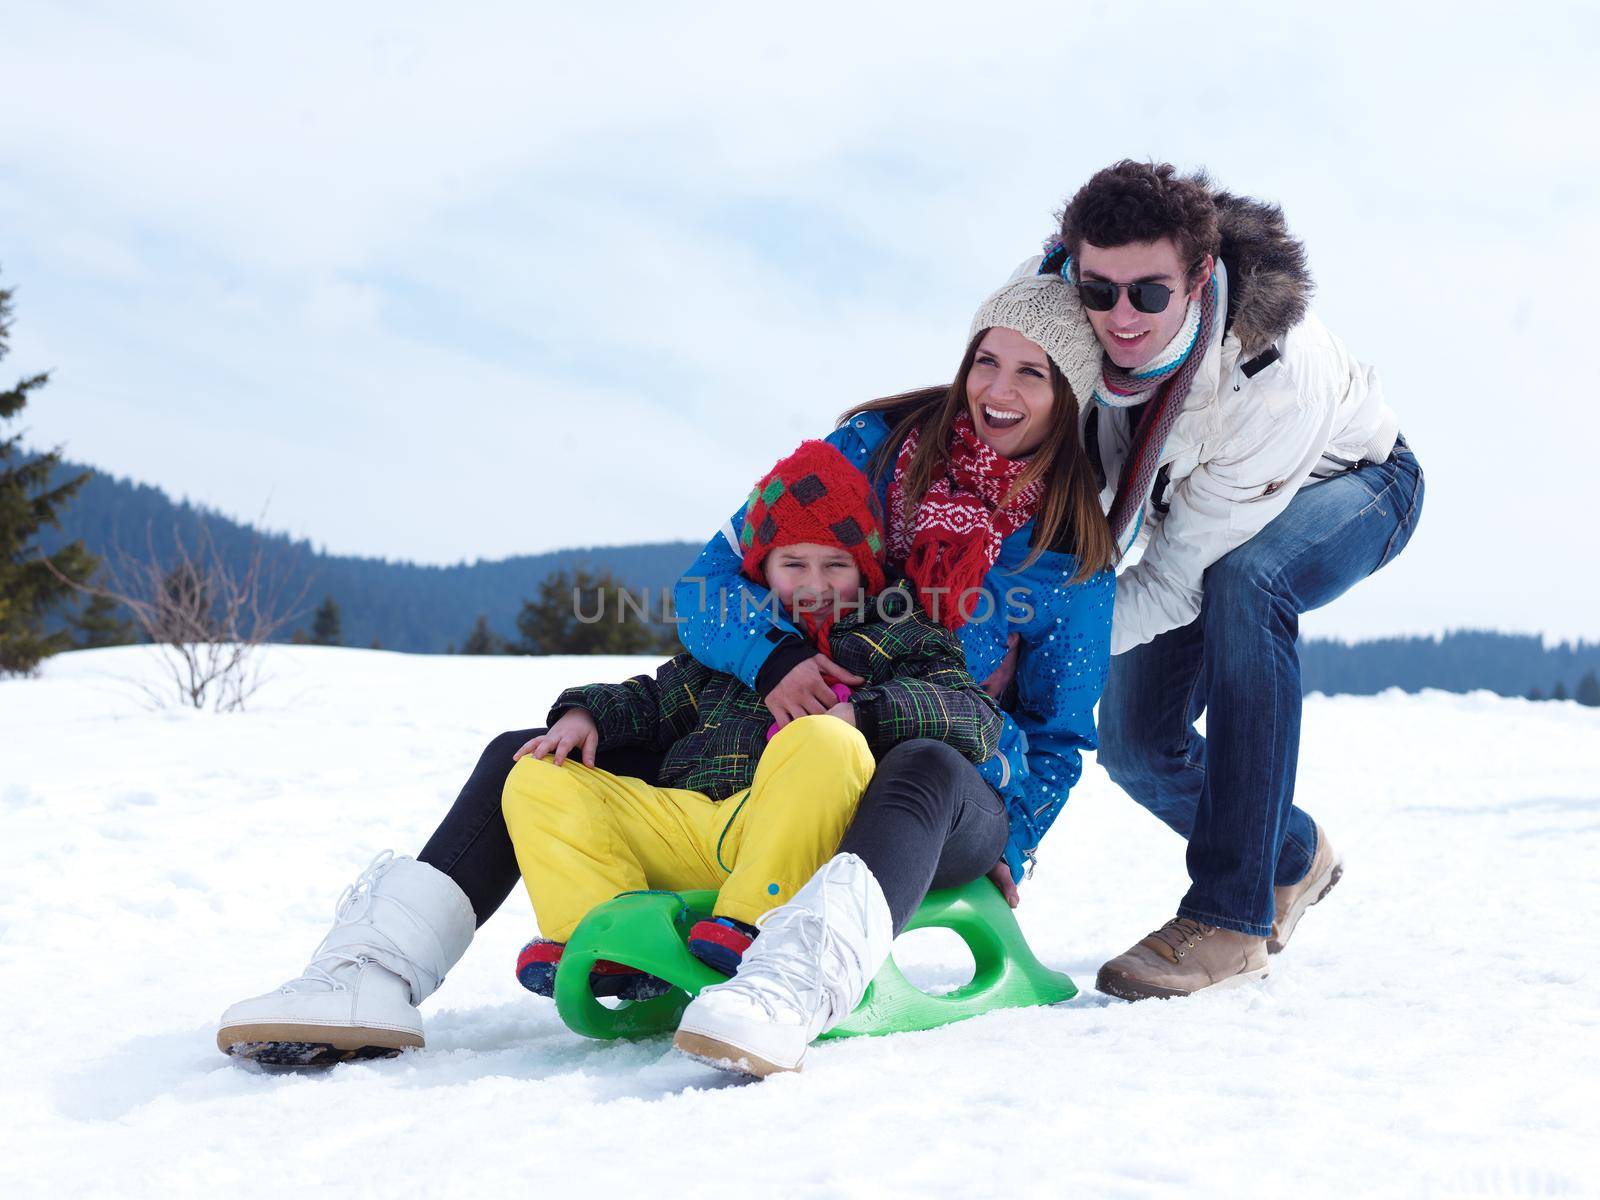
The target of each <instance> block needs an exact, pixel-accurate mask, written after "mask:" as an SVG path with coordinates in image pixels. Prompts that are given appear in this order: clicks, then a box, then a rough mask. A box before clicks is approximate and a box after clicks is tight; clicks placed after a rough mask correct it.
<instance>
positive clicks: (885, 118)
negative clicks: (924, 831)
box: [0, 0, 1600, 638]
mask: <svg viewBox="0 0 1600 1200" xmlns="http://www.w3.org/2000/svg"><path fill="white" fill-rule="evenodd" d="M679 8H682V9H683V10H684V11H692V12H693V13H694V14H695V15H693V16H692V17H686V16H684V15H682V14H681V13H675V12H674V11H673V10H675V9H679ZM1319 8H1320V9H1321V10H1322V11H1320V12H1318V13H1309V12H1306V13H1302V11H1301V10H1300V9H1298V8H1296V7H1291V6H1288V5H1284V4H1282V3H1281V2H1279V3H1271V4H1261V5H1228V4H1219V3H1212V4H1207V5H1195V4H1168V3H1152V2H1145V3H1140V4H1127V3H1121V4H1115V3H1113V4H1092V5H1091V4H1067V3H1061V2H1060V0H1056V2H1054V3H1048V4H1038V5H1012V4H1006V3H996V2H992V0H991V2H988V3H984V4H982V5H972V4H970V3H969V4H964V5H952V6H948V7H941V6H939V5H932V4H926V3H924V4H917V5H909V4H908V5H898V6H893V8H890V7H888V6H882V7H880V6H872V5H866V4H860V3H855V4H850V5H842V6H829V5H817V4H811V5H806V6H803V7H799V8H794V7H789V8H774V7H771V6H759V5H753V4H749V3H742V4H737V5H727V6H711V5H706V4H696V5H692V6H673V5H661V4H637V5H634V4H619V3H609V4H606V5H592V6H590V5H571V4H564V5H559V6H558V5H546V4H530V3H514V4H513V3H508V4H471V5H452V6H449V7H448V8H446V6H443V5H427V6H423V5H406V4H395V3H384V4H356V3H340V4H329V3H326V2H324V3H319V4H296V3H279V4H275V5H272V6H266V7H263V6H244V5H207V4H199V3H195V4H171V3H168V4H161V3H145V4H140V5H136V6H135V5H123V4H114V3H109V2H107V3H98V4H97V3H77V4H63V3H49V4H43V3H40V4H34V3H26V2H22V3H19V2H18V0H4V17H3V20H0V269H3V272H4V273H3V275H0V279H3V280H4V282H5V284H6V285H7V286H10V287H13V288H14V289H15V291H16V296H15V307H16V317H17V322H16V327H15V330H14V332H13V337H12V351H13V353H12V356H11V358H10V359H9V360H8V362H7V363H6V364H5V367H4V368H0V371H4V372H6V373H7V374H8V375H16V374H21V373H25V372H29V371H33V370H37V369H44V368H49V369H50V370H51V371H52V372H53V378H52V382H51V384H50V386H49V387H48V389H46V390H45V391H43V392H41V393H36V396H35V399H34V401H33V402H32V403H31V404H30V406H29V408H28V409H27V411H26V414H25V416H26V420H27V424H28V428H29V438H30V441H31V442H32V443H33V444H35V445H40V446H45V445H54V444H58V443H59V444H63V445H64V447H65V449H66V452H67V453H68V454H69V455H70V456H72V457H74V458H76V459H79V460H82V461H85V462H88V463H91V464H93V465H95V466H97V467H100V468H102V469H105V470H108V471H111V472H115V473H117V474H122V475H127V476H131V477H133V478H135V479H138V480H141V481H145V482H149V483H154V484H158V485H160V486H162V487H164V488H166V489H167V490H168V491H169V492H172V493H173V494H175V495H179V496H186V497H188V498H189V499H191V500H195V501H198V502H202V503H205V504H207V505H210V506H212V507H215V508H217V509H220V510H221V511H223V512H225V513H228V514H230V515H233V516H237V517H241V518H246V519H254V518H255V517H257V516H258V514H260V513H261V512H262V511H263V510H264V509H265V511H266V514H267V516H266V523H267V524H268V525H270V526H272V527H274V528H278V529H284V530H287V531H289V532H291V533H294V534H296V535H300V536H305V537H309V538H311V539H312V540H313V541H314V542H315V543H316V544H318V545H319V546H323V547H326V548H327V549H329V550H331V551H336V552H340V553H352V554H371V555H383V556H387V557H390V558H407V559H414V560H418V561H424V562H450V561H456V560H460V559H473V558H480V557H482V558H497V557H502V556H505V555H510V554H517V553H524V552H532V551H538V550H546V549H553V548H557V547H563V546H572V545H594V544H608V543H621V542H630V541H644V540H656V539H664V538H700V537H703V536H706V535H708V534H709V533H710V532H711V531H712V530H713V529H714V528H715V527H716V526H717V525H718V524H719V523H720V521H721V520H722V519H724V518H725V517H726V515H727V513H728V512H729V511H731V510H732V509H733V508H735V507H736V506H737V505H738V503H739V501H740V500H741V499H742V497H743V495H744V494H745V492H746V491H747V490H748V487H749V484H750V482H751V480H753V479H754V478H755V477H756V476H757V475H759V474H760V473H761V472H762V471H763V470H764V469H765V468H766V466H768V465H769V464H770V462H771V461H772V460H773V459H774V458H776V457H777V456H778V455H779V454H780V453H782V452H784V451H786V450H788V449H790V448H792V446H793V445H794V444H795V443H796V442H797V441H799V440H800V439H801V438H803V437H807V436H819V435H820V434H821V433H823V432H825V431H826V430H827V429H829V428H830V427H831V424H832V420H833V417H834V416H835V415H836V414H837V413H838V412H839V410H841V409H842V408H844V407H846V406H847V405H849V404H852V403H854V402H857V401H859V400H863V399H867V398H870V397H873V396H877V395H881V394H884V393H887V392H892V391H899V390H902V389H904V388H907V387H911V386H915V385H921V384H926V383H932V382H937V381H940V380H945V379H948V378H949V377H950V375H951V373H952V372H953V370H954V368H955V366H956V363H957V360H958V359H959V356H960V353H961V350H962V347H963V341H964V338H965V334H966V330H967V325H968V321H969V320H970V317H971V313H972V311H973V309H974V308H975V307H976V305H977V303H978V302H979V301H980V300H981V299H982V298H983V296H984V295H985V294H986V293H987V292H988V291H989V290H990V289H991V288H992V287H993V286H995V285H996V284H997V283H999V282H1000V281H1001V280H1002V279H1003V278H1004V277H1005V275H1006V273H1007V272H1008V271H1009V270H1010V269H1011V267H1012V266H1013V265H1015V263H1016V262H1018V261H1019V260H1020V259H1021V258H1023V257H1024V256H1025V255H1027V254H1029V253H1032V252H1034V251H1035V250H1036V249H1037V247H1038V245H1039V242H1040V241H1041V239H1042V238H1043V237H1044V236H1046V235H1047V234H1048V233H1049V232H1050V230H1051V228H1052V225H1053V220H1052V217H1053V213H1054V212H1055V210H1056V209H1057V208H1058V207H1059V206H1060V203H1061V201H1062V199H1063V198H1064V197H1065V196H1066V195H1067V194H1069V193H1070V192H1071V191H1072V190H1073V189H1074V188H1075V187H1076V186H1077V185H1078V184H1079V183H1080V182H1082V181H1083V179H1085V178H1086V177H1087V176H1088V175H1089V174H1090V173H1091V172H1093V171H1094V170H1095V169H1096V168H1098V167H1100V166H1102V165H1104V164H1105V163H1107V162H1109V161H1112V160H1114V159H1116V158H1119V157H1123V156H1131V157H1139V158H1148V157H1156V158H1163V159H1168V160H1171V161H1173V162H1177V163H1179V164H1181V165H1184V166H1200V165H1204V166H1206V167H1208V168H1210V170H1211V171H1212V172H1213V174H1214V175H1215V176H1216V178H1217V179H1218V180H1219V182H1221V183H1224V184H1225V185H1227V186H1228V187H1229V188H1231V189H1233V190H1237V191H1243V192H1249V193H1252V194H1255V195H1259V196H1262V197H1266V198H1269V199H1271V200H1274V201H1276V202H1278V203H1281V204H1282V205H1283V206H1284V208H1285V210H1286V212H1287V214H1288V217H1289V221H1290V224H1291V227H1292V228H1293V229H1294V231H1295V232H1296V233H1297V234H1298V235H1300V236H1301V237H1303V238H1304V239H1305V240H1306V241H1307V243H1308V245H1309V248H1310V254H1311V262H1312V267H1313V270H1314V272H1315V274H1316V277H1317V282H1318V288H1319V291H1318V299H1317V305H1318V308H1319V310H1320V312H1321V313H1322V315H1323V317H1324V319H1325V320H1326V322H1327V323H1328V324H1329V325H1330V326H1331V327H1332V328H1333V329H1334V330H1335V331H1336V332H1337V333H1339V334H1340V335H1341V336H1343V337H1344V339H1345V340H1346V342H1347V343H1348V344H1349V346H1350V347H1351V348H1352V350H1353V352H1354V353H1355V354H1356V355H1357V356H1358V357H1360V358H1362V359H1363V360H1366V361H1370V362H1373V363H1376V364H1377V365H1378V367H1379V369H1380V371H1381V373H1382V377H1383V380H1384V383H1385V385H1386V387H1387V390H1388V394H1389V398H1390V401H1391V403H1392V404H1393V405H1394V407H1395V408H1396V409H1397V410H1398V412H1399V414H1400V418H1401V422H1402V427H1403V429H1404V430H1405V432H1406V434H1407V436H1408V437H1409V439H1410V441H1411V443H1412V445H1413V447H1414V448H1415V449H1416V451H1417V453H1418V455H1419V457H1420V458H1421V460H1422V463H1423V466H1424V469H1425V471H1426V472H1427V479H1428V497H1427V504H1426V509H1425V513H1424V517H1423V520H1422V523H1421V527H1420V530H1419V532H1418V534H1417V537H1416V539H1415V540H1414V541H1413V543H1412V546H1411V548H1410V549H1409V550H1408V551H1407V553H1406V554H1405V555H1404V556H1403V557H1402V558H1400V559H1399V560H1398V561H1397V562H1396V563H1395V564H1393V565H1392V566H1391V567H1389V568H1387V569H1386V570H1385V571H1384V572H1383V573H1382V574H1381V575H1380V576H1379V577H1377V578H1375V579H1373V580H1371V581H1369V582H1368V583H1366V584H1364V585H1362V586H1361V587H1359V588H1357V589H1356V590H1355V591H1354V592H1352V593H1351V594H1349V595H1347V596H1346V597H1344V598H1343V599H1341V600H1340V601H1338V602H1337V603H1335V604H1334V605H1333V606H1331V607H1330V608H1328V609H1326V610H1323V611H1322V612H1320V613H1317V614H1314V615H1313V616H1311V617H1309V618H1307V621H1306V623H1305V628H1306V630H1307V631H1308V632H1311V633H1316V634H1320V635H1339V636H1349V637H1364V636H1371V635H1375V634H1382V633H1391V632H1416V631H1437V630H1441V629H1445V628H1451V627H1463V626H1476V627H1494V628H1502V629H1513V630H1526V631H1537V632H1542V633H1546V634H1548V635H1557V636H1573V635H1583V636H1587V637H1590V638H1600V552H1597V547H1600V537H1597V535H1596V533H1595V521H1594V518H1593V516H1592V515H1591V514H1592V511H1593V510H1594V508H1595V507H1596V497H1595V488H1594V482H1593V481H1594V479H1595V469H1594V459H1595V453H1596V446H1597V445H1600V386H1597V384H1596V382H1595V368H1594V366H1593V362H1594V357H1595V348H1596V338H1595V335H1594V333H1593V332H1592V331H1593V328H1594V326H1595V324H1596V318H1597V314H1600V200H1597V180H1600V153H1597V149H1596V147H1597V146H1600V137H1597V136H1596V133H1595V128H1596V117H1597V116H1600V103H1597V101H1600V85H1597V83H1596V78H1595V77H1596V71H1595V59H1596V51H1597V47H1600V36H1597V35H1600V19H1597V17H1596V15H1595V9H1594V6H1592V5H1582V6H1580V5H1576V4H1574V5H1558V4H1545V5H1533V6H1523V7H1522V8H1516V9H1512V8H1507V7H1505V6H1504V5H1496V6H1488V5H1473V4H1461V3H1454V4H1449V5H1441V6H1439V7H1437V8H1432V7H1429V8H1426V9H1424V8H1423V7H1422V6H1411V5H1398V4H1393V3H1384V4H1379V5H1361V4H1357V5H1339V6H1333V5H1324V6H1319Z"/></svg>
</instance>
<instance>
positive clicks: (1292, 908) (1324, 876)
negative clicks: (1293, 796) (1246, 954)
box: [1267, 825, 1344, 954]
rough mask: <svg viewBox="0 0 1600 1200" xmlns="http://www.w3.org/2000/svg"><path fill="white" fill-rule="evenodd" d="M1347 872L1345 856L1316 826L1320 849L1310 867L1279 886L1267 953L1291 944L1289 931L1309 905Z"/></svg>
mask: <svg viewBox="0 0 1600 1200" xmlns="http://www.w3.org/2000/svg"><path fill="white" fill-rule="evenodd" d="M1343 874H1344V859H1342V858H1340V857H1339V852H1338V851H1337V850H1335V849H1334V848H1333V845H1332V843H1331V842H1329V841H1328V835H1327V834H1326V833H1324V832H1323V829H1322V826H1321V825H1318V826H1317V852H1316V853H1315V854H1314V855H1312V856H1311V869H1310V870H1308V871H1307V872H1306V877H1305V878H1304V879H1302V880H1301V881H1300V882H1299V883H1291V884H1288V885H1287V886H1285V887H1281V888H1278V889H1276V891H1275V893H1274V894H1275V896H1276V898H1277V910H1278V911H1277V913H1276V915H1275V916H1274V917H1273V919H1272V936H1271V937H1269V938H1268V939H1267V953H1268V954H1276V953H1278V951H1280V950H1282V949H1283V948H1284V947H1285V946H1287V945H1288V944H1289V935H1290V934H1291V933H1293V932H1294V927H1295V926H1296V925H1298V924H1299V923H1300V918H1301V917H1302V916H1304V915H1305V911H1306V909H1308V908H1310V907H1311V906H1312V905H1313V904H1315V903H1317V901H1319V900H1321V899H1322V898H1323V897H1324V896H1326V895H1327V894H1328V893H1329V892H1331V891H1333V885H1334V884H1336V883H1338V882H1339V879H1340V877H1341V876H1342V875H1343Z"/></svg>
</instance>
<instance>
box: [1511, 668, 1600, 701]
mask: <svg viewBox="0 0 1600 1200" xmlns="http://www.w3.org/2000/svg"><path fill="white" fill-rule="evenodd" d="M1528 699H1529V700H1565V699H1567V685H1566V684H1564V683H1562V682H1561V681H1560V680H1559V679H1558V680H1556V685H1555V687H1553V688H1551V689H1550V694H1549V695H1548V696H1546V695H1545V694H1544V693H1543V692H1541V691H1540V690H1539V689H1538V688H1530V689H1529V690H1528ZM1572 699H1574V700H1576V701H1577V702H1578V703H1579V704H1582V705H1584V706H1585V707H1588V708H1600V676H1597V675H1596V674H1595V673H1594V672H1593V671H1585V672H1584V673H1583V678H1582V679H1580V680H1578V687H1577V690H1576V691H1574V692H1573V694H1572Z"/></svg>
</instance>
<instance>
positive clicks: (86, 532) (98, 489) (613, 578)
mask: <svg viewBox="0 0 1600 1200" xmlns="http://www.w3.org/2000/svg"><path fill="white" fill-rule="evenodd" d="M9 300H10V295H9V293H7V292H5V291H3V290H0V358H3V357H4V350H5V340H4V334H5V330H6V328H7V324H6V322H7V319H8V318H9V315H10V308H9ZM45 382H46V377H45V376H42V375H40V376H35V377H32V378H29V379H24V380H21V381H19V382H18V383H17V384H16V385H15V386H14V387H12V388H11V389H10V390H9V391H5V392H0V420H4V419H8V418H12V417H15V416H16V414H17V413H18V412H19V411H20V410H21V408H22V406H23V404H24V403H25V402H26V399H27V397H28V395H29V393H30V392H33V391H35V390H36V389H38V388H40V387H42V386H43V384H44V383H45ZM200 545H205V546H207V547H209V548H210V551H209V553H211V554H213V555H214V560H215V561H214V563H213V566H214V568H215V569H217V570H220V571H223V572H225V573H226V574H227V575H229V577H232V578H241V577H244V576H246V575H249V574H250V573H252V572H265V573H268V574H271V575H272V576H273V577H274V578H276V579H278V580H280V581H281V582H282V585H283V586H284V588H285V589H286V592H287V593H288V594H293V595H304V594H307V593H308V592H309V594H311V595H320V596H322V601H321V603H320V604H318V605H317V606H316V609H315V611H314V612H312V613H311V614H310V618H309V621H307V622H306V623H305V624H303V625H300V626H299V627H298V628H295V629H294V634H293V640H294V641H297V642H308V643H312V644H317V645H351V646H370V647H374V648H378V647H383V648H388V649H392V650H402V651H412V652H419V651H420V652H434V653H437V652H447V653H458V652H459V653H463V654H668V653H672V652H674V651H675V650H676V649H677V646H678V643H677V639H676V637H675V634H674V630H673V627H672V626H671V624H670V623H669V622H668V621H667V620H666V615H665V613H664V611H663V610H664V608H665V604H664V600H665V598H666V596H667V595H669V594H670V591H671V586H672V584H673V582H674V581H675V580H676V579H677V577H678V576H679V575H680V574H681V573H682V572H683V571H684V570H685V569H686V568H687V567H688V566H689V564H690V563H691V562H692V561H693V559H694V556H695V554H696V553H697V552H698V550H699V545H698V544H696V543H692V542H663V543H654V544H648V545H635V546H618V547H606V548H591V549H577V550H565V551H557V552H553V553H548V554H538V555H523V556H518V557H515V558H508V559H502V560H498V561H492V562H485V561H481V560H480V561H477V562H473V563H461V564H458V565H455V566H448V567H429V566H419V565H417V564H414V563H404V562H389V561H387V560H383V559H373V558H355V557H349V556H340V555H330V554H325V553H322V552H320V551H318V550H316V549H315V548H314V547H312V545H311V544H310V543H309V542H306V541H303V540H295V539H292V538H289V537H287V536H285V535H281V534H271V533H262V532H260V531H258V530H256V529H254V528H252V527H251V526H249V525H245V524H243V523H240V522H236V521H232V520H230V519H228V518H226V517H223V516H221V515H219V514H217V513H214V512H210V511H208V510H206V509H203V508H199V507H196V506H194V505H191V504H188V503H186V502H175V501H173V500H172V499H171V498H169V497H168V496H167V495H166V493H165V492H163V491H162V490H161V489H159V488H155V487H151V486H148V485H145V484H138V483H133V482H130V481H128V480H123V479H116V478H113V477H111V476H107V475H103V474H98V473H95V472H93V471H91V470H90V469H89V468H87V467H83V466H80V465H77V464H74V463H71V462H67V461H65V460H63V459H61V458H60V457H59V455H56V454H53V453H52V454H39V453H36V452H35V453H30V452H27V451H24V450H23V449H22V448H21V446H20V444H19V442H18V437H17V436H15V435H13V436H11V437H9V438H0V673H3V672H6V671H11V672H18V671H22V672H25V671H27V670H29V669H31V666H32V664H33V663H35V662H37V661H38V660H39V658H41V657H43V656H44V655H47V654H50V653H54V652H56V651H59V650H62V649H69V648H73V647H93V646H102V645H113V644H117V643H119V642H125V641H128V640H130V639H131V638H132V637H133V636H134V632H133V630H132V629H131V627H130V623H129V619H128V618H129V613H128V612H127V611H126V610H125V609H123V608H120V607H119V606H118V605H117V604H116V603H115V601H114V600H113V599H112V598H110V597H109V596H108V595H107V594H105V592H104V591H103V590H97V589H96V588H95V586H94V584H95V581H96V580H97V579H100V578H103V575H102V574H101V572H102V570H103V561H102V560H108V561H111V562H116V561H119V560H122V559H126V558H128V557H130V556H131V558H132V559H135V560H140V561H144V560H151V559H152V556H153V563H152V565H153V566H155V567H158V568H159V569H160V570H161V571H162V572H165V573H166V575H165V576H159V575H158V576H156V578H163V577H167V576H170V575H171V573H172V572H174V571H179V570H181V569H183V564H182V562H181V561H180V559H181V557H182V555H181V550H182V547H184V546H190V547H194V546H200ZM46 561H48V562H49V564H50V566H48V567H46V566H44V565H42V564H44V563H45V562H46ZM313 587H314V589H315V590H312V589H313ZM147 590H148V589H147ZM159 590H160V588H159V587H158V588H156V589H155V591H159ZM606 604H609V606H610V607H609V608H604V607H603V606H604V605H606ZM296 619H297V620H298V619H299V618H296ZM502 631H505V632H502ZM513 631H514V632H513ZM147 636H148V635H147ZM1300 657H1301V673H1302V686H1303V688H1304V690H1305V691H1306V692H1308V693H1309V692H1323V693H1330V694H1331V693H1353V694H1358V695H1370V694H1373V693H1376V692H1380V691H1383V690H1385V689H1387V688H1400V689H1402V690H1404V691H1408V692H1414V691H1419V690H1421V689H1424V688H1438V689H1441V690H1443V691H1450V692H1466V691H1472V690H1476V689H1486V690H1488V691H1491V692H1496V693H1498V694H1500V695H1503V696H1525V697H1528V698H1531V699H1544V698H1549V699H1555V700H1560V699H1566V698H1568V697H1569V696H1570V697H1572V698H1574V699H1576V700H1577V701H1578V702H1580V703H1583V704H1589V705H1596V704H1600V681H1597V675H1600V643H1593V642H1568V643H1562V644H1560V645H1553V646H1547V645H1545V644H1544V642H1543V640H1542V639H1541V638H1539V637H1538V636H1536V635H1523V634H1505V633H1496V632H1489V631H1474V630H1464V631H1457V632H1452V633H1447V634H1445V635H1443V636H1441V637H1404V638H1384V639H1380V640H1376V641H1369V642H1361V643H1356V644H1354V645H1350V644H1345V643H1342V642H1333V641H1307V642H1304V643H1302V644H1301V647H1300Z"/></svg>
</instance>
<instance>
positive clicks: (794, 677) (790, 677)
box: [765, 654, 866, 729]
mask: <svg viewBox="0 0 1600 1200" xmlns="http://www.w3.org/2000/svg"><path fill="white" fill-rule="evenodd" d="M865 682H866V680H865V679H862V678H861V676H859V675H852V674H851V673H850V672H849V671H846V670H845V669H844V668H843V667H841V666H840V665H839V664H838V663H836V662H834V661H833V659H831V658H829V657H828V656H827V655H826V654H813V655H812V656H811V657H810V658H808V659H805V660H803V661H802V662H800V663H799V664H797V665H796V666H795V668H794V669H793V670H792V671H790V672H789V673H788V674H787V675H785V676H784V677H783V678H782V679H780V680H779V681H778V686H777V687H775V688H773V689H772V690H771V691H770V692H768V693H767V698H766V701H765V703H766V706H767V711H768V712H770V713H771V714H772V715H773V716H774V717H776V718H777V721H778V728H779V729H782V728H783V727H784V726H785V725H787V724H788V723H789V722H790V721H796V720H799V719H800V718H801V717H813V716H818V715H820V714H822V713H825V712H827V711H828V710H829V709H832V708H834V707H836V706H837V705H838V703H839V697H837V696H835V695H834V694H833V685H834V684H835V683H843V684H846V685H848V686H849V687H860V686H861V685H862V684H863V683H865Z"/></svg>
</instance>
